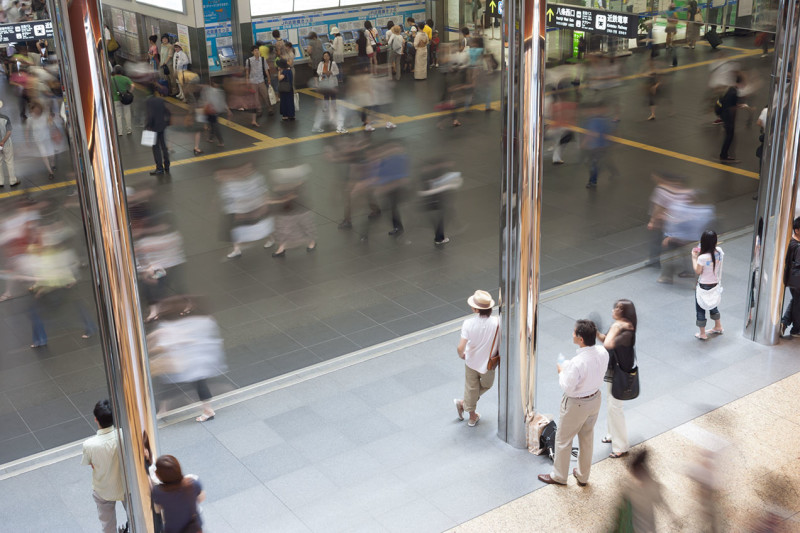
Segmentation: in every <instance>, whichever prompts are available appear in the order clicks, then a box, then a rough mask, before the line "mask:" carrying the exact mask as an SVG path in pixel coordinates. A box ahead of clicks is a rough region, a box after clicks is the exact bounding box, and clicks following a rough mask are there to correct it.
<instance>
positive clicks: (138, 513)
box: [51, 0, 156, 532]
mask: <svg viewBox="0 0 800 533" xmlns="http://www.w3.org/2000/svg"><path fill="white" fill-rule="evenodd" d="M53 4H54V5H53V6H52V9H51V13H54V18H55V19H56V20H58V21H59V24H57V28H58V29H57V34H56V43H57V50H58V53H59V56H60V59H61V61H60V65H61V77H62V83H63V85H64V89H65V103H66V106H67V110H68V113H67V114H68V118H69V120H68V122H69V127H68V129H69V130H70V131H71V136H70V137H71V142H72V154H73V157H74V158H75V168H76V170H77V184H78V192H79V195H80V200H81V207H82V213H83V217H84V227H85V229H86V237H87V242H88V244H89V259H90V266H91V269H92V275H93V285H94V289H95V296H96V299H97V307H98V310H99V326H100V328H99V329H100V335H101V344H102V349H103V354H104V358H105V367H106V374H107V378H108V383H109V390H110V391H111V402H112V404H113V405H114V412H115V418H116V423H117V427H118V428H119V430H120V437H121V445H122V446H121V448H122V449H121V452H122V455H123V457H122V458H123V465H124V471H125V479H126V482H127V488H128V506H127V507H128V516H129V519H130V524H131V530H132V531H136V532H144V531H153V515H152V512H151V507H152V506H151V501H150V485H149V481H148V475H147V469H146V466H145V447H146V446H148V444H149V448H150V451H151V454H152V456H155V454H156V420H155V410H154V409H153V395H152V391H151V381H150V375H149V368H148V364H147V354H146V350H145V337H144V328H143V324H142V318H141V313H140V311H139V309H140V307H139V297H138V294H137V289H136V266H135V262H134V259H133V247H132V241H131V235H130V229H129V222H128V213H127V209H126V201H125V184H124V181H123V174H122V167H121V165H120V161H119V155H118V154H119V150H118V148H117V146H116V141H115V138H116V135H115V131H114V126H113V124H114V120H113V117H112V113H111V109H112V99H111V92H110V90H109V71H108V62H107V60H106V57H107V56H106V51H105V49H104V45H103V41H104V39H103V26H102V22H101V21H102V19H101V17H100V5H99V3H98V2H97V0H55V1H54V2H53Z"/></svg>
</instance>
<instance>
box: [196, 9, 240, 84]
mask: <svg viewBox="0 0 800 533" xmlns="http://www.w3.org/2000/svg"><path fill="white" fill-rule="evenodd" d="M232 20H233V8H232V6H231V0H203V22H204V24H205V30H206V56H207V57H208V72H209V74H211V75H212V76H214V75H215V74H221V73H222V70H223V69H224V68H227V67H229V66H231V65H232V64H235V63H236V54H235V53H233V23H232ZM223 50H225V53H223Z"/></svg>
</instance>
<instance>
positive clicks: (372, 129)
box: [364, 124, 375, 131]
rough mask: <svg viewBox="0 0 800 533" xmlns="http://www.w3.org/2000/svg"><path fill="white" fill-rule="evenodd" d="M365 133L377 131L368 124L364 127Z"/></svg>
mask: <svg viewBox="0 0 800 533" xmlns="http://www.w3.org/2000/svg"><path fill="white" fill-rule="evenodd" d="M364 131H375V126H373V125H372V124H367V125H366V126H364Z"/></svg>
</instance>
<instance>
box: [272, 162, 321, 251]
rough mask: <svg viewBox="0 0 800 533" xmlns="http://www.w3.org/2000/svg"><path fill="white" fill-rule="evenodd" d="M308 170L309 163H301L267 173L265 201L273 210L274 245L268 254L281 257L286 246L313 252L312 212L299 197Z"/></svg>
mask: <svg viewBox="0 0 800 533" xmlns="http://www.w3.org/2000/svg"><path fill="white" fill-rule="evenodd" d="M310 172H311V167H310V165H307V164H304V165H299V166H296V167H292V168H284V169H276V170H273V171H272V173H271V180H270V183H271V187H270V200H269V203H270V205H271V206H272V207H271V210H272V211H273V212H274V213H275V234H274V239H275V243H276V246H277V248H276V249H275V252H274V253H273V254H272V257H284V256H285V255H286V250H287V249H289V248H296V247H298V246H305V247H306V251H307V252H313V251H314V250H315V249H316V247H317V240H316V239H317V231H316V227H315V224H314V213H313V212H311V210H310V209H308V207H306V205H305V204H306V203H305V202H302V201H301V200H300V196H301V194H302V193H303V186H304V185H305V183H306V181H307V180H308V175H309V173H310Z"/></svg>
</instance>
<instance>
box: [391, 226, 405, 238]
mask: <svg viewBox="0 0 800 533" xmlns="http://www.w3.org/2000/svg"><path fill="white" fill-rule="evenodd" d="M402 234H403V228H394V229H393V230H392V231H390V232H389V235H391V236H392V237H399V236H400V235H402Z"/></svg>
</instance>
